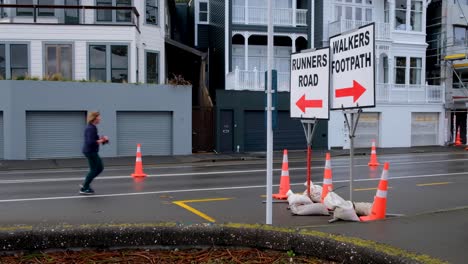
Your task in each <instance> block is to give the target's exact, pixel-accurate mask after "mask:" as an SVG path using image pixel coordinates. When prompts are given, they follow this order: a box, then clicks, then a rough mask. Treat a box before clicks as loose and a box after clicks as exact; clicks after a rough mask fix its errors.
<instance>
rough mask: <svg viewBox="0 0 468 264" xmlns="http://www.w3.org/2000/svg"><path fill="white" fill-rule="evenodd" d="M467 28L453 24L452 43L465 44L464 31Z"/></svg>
mask: <svg viewBox="0 0 468 264" xmlns="http://www.w3.org/2000/svg"><path fill="white" fill-rule="evenodd" d="M466 29H467V28H466V27H462V26H453V38H454V44H455V45H457V46H465V45H466V33H467V30H466Z"/></svg>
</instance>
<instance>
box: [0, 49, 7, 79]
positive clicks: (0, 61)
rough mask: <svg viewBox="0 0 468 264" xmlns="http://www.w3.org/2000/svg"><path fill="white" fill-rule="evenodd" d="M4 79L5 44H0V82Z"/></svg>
mask: <svg viewBox="0 0 468 264" xmlns="http://www.w3.org/2000/svg"><path fill="white" fill-rule="evenodd" d="M4 79H6V54H5V44H0V80H4Z"/></svg>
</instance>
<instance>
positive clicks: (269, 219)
mask: <svg viewBox="0 0 468 264" xmlns="http://www.w3.org/2000/svg"><path fill="white" fill-rule="evenodd" d="M271 2H272V0H268V40H267V41H268V47H267V79H268V83H267V208H266V224H267V225H271V224H272V218H273V197H272V196H273V175H272V173H273V129H272V123H271V122H272V113H271V106H272V98H271V87H272V79H273V78H272V69H273V60H272V57H273V23H272V22H273V10H272V3H271Z"/></svg>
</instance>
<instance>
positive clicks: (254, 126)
mask: <svg viewBox="0 0 468 264" xmlns="http://www.w3.org/2000/svg"><path fill="white" fill-rule="evenodd" d="M264 115H265V112H263V111H245V117H244V128H245V130H244V143H245V151H266V128H265V116H264ZM326 127H327V126H326V122H323V123H321V124H320V125H319V127H318V128H317V131H316V136H315V137H314V141H313V143H312V146H313V147H314V148H316V147H326V146H327V138H326ZM273 148H274V149H275V150H282V149H285V148H286V149H290V150H293V149H306V148H307V142H306V139H305V135H304V129H303V128H302V124H301V122H300V121H298V120H296V119H291V118H290V117H289V112H288V111H279V112H278V128H277V129H276V130H275V131H274V134H273Z"/></svg>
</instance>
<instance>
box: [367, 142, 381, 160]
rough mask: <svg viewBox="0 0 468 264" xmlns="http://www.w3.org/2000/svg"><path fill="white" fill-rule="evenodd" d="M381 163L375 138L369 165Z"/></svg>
mask: <svg viewBox="0 0 468 264" xmlns="http://www.w3.org/2000/svg"><path fill="white" fill-rule="evenodd" d="M379 165H380V163H379V162H378V161H377V151H376V150H375V140H372V149H371V156H370V161H369V166H379Z"/></svg>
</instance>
